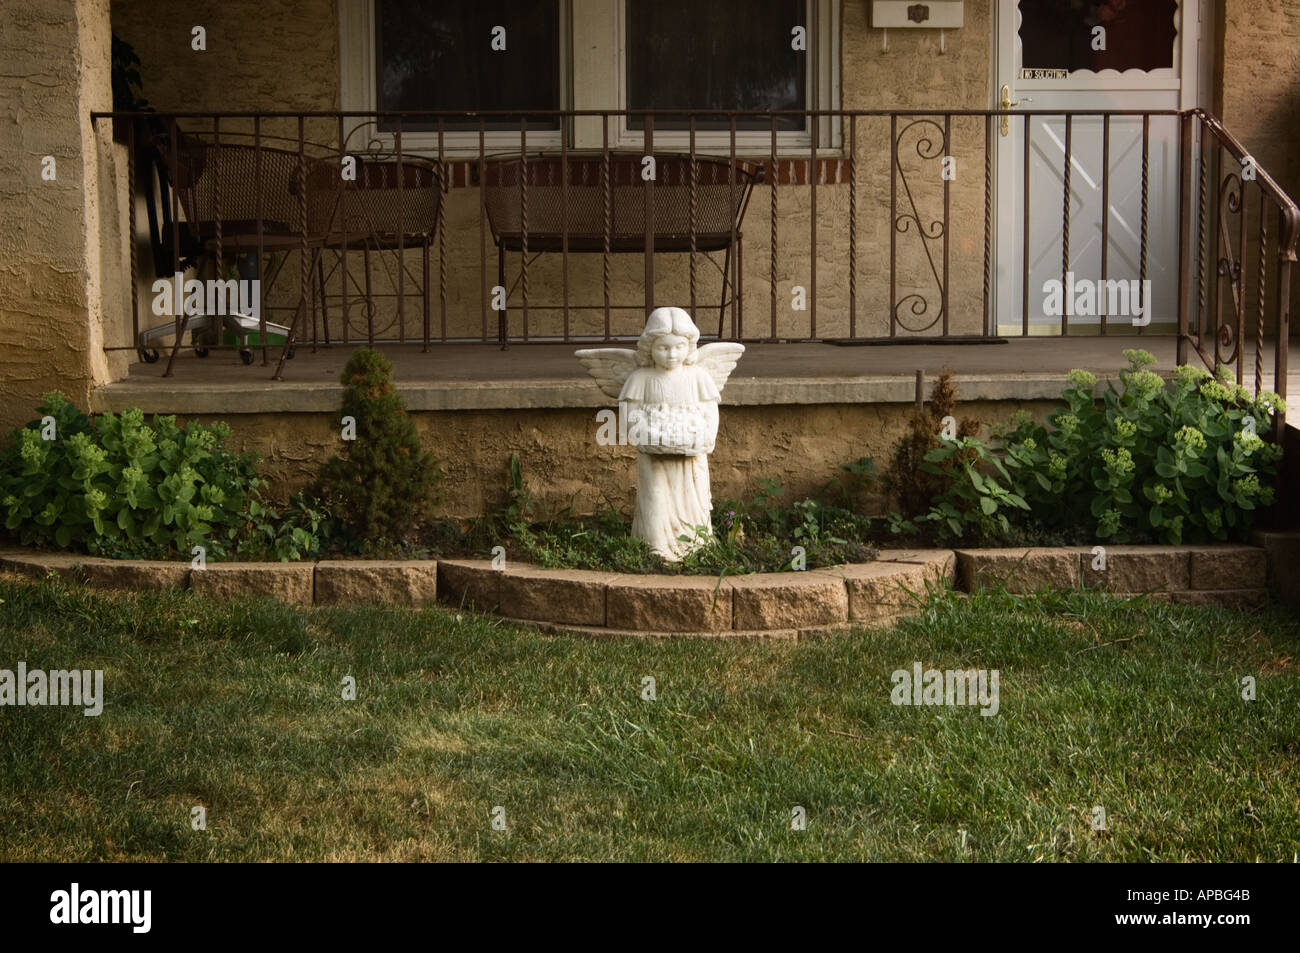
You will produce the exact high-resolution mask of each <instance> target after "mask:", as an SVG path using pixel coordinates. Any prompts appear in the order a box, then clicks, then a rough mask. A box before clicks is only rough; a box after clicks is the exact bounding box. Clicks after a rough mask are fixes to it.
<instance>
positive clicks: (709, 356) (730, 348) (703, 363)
mask: <svg viewBox="0 0 1300 953" xmlns="http://www.w3.org/2000/svg"><path fill="white" fill-rule="evenodd" d="M697 353H698V357H697V358H696V364H698V365H699V366H700V367H702V368H704V369H705V370H706V371H708V372H709V376H710V377H712V378H713V383H715V384H717V385H718V391H719V392H721V390H722V388H724V387H726V386H727V378H728V377H730V376H731V372H732V371H734V370H735V369H736V362H737V361H739V360H740V355H742V354H744V353H745V345H743V344H737V343H736V342H735V341H718V342H716V343H714V344H701V345H700V347H699V350H698V352H697Z"/></svg>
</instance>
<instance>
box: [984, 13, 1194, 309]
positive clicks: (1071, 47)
mask: <svg viewBox="0 0 1300 953" xmlns="http://www.w3.org/2000/svg"><path fill="white" fill-rule="evenodd" d="M1208 5H1209V4H1208V3H1204V2H1203V0H1126V2H1121V0H1110V2H1082V3H1080V2H1075V0H998V2H997V16H996V19H995V25H994V30H995V33H996V49H997V57H996V74H995V76H994V80H995V82H994V84H993V85H994V100H995V102H994V104H993V106H994V108H1000V107H1001V104H1002V102H1003V100H1004V95H1003V94H1004V92H1005V97H1006V99H1007V100H1009V101H1011V102H1013V103H1017V101H1018V103H1017V106H1016V108H1017V109H1018V110H1033V111H1041V110H1047V111H1051V110H1169V111H1176V110H1179V109H1189V108H1193V107H1195V106H1196V105H1197V99H1198V88H1199V87H1200V81H1201V73H1202V70H1201V68H1200V66H1199V64H1200V62H1201V50H1200V42H1199V37H1200V36H1201V30H1200V23H1201V15H1202V13H1203V12H1204V11H1202V9H1201V8H1202V6H1206V7H1208ZM1184 7H1187V8H1188V9H1187V11H1185V10H1184V9H1183V8H1184ZM1028 99H1032V102H1028V101H1025V100H1028ZM1026 121H1028V124H1029V133H1028V148H1027V149H1026V138H1025V135H1026ZM1067 125H1068V129H1067ZM1107 125H1108V126H1109V129H1108V130H1107ZM994 127H995V128H994V141H995V145H994V148H995V149H996V151H997V159H996V162H997V196H998V197H997V208H998V215H997V255H996V259H995V260H996V282H995V288H996V299H995V302H994V305H995V310H994V313H995V315H996V319H997V328H998V331H999V332H1000V333H1003V334H1019V333H1021V331H1022V328H1023V327H1024V322H1026V321H1027V323H1028V328H1029V333H1030V334H1060V333H1061V329H1062V325H1063V321H1062V315H1061V312H1062V311H1065V312H1067V313H1066V320H1067V321H1068V326H1069V333H1071V334H1095V333H1098V331H1099V330H1100V328H1101V326H1102V325H1103V323H1104V324H1105V326H1106V330H1107V333H1125V332H1126V331H1127V332H1131V331H1133V330H1134V323H1133V322H1134V320H1135V319H1136V320H1137V321H1138V322H1139V323H1143V322H1146V321H1149V324H1147V325H1146V331H1148V332H1151V331H1157V330H1159V331H1168V330H1171V328H1172V326H1174V325H1176V323H1177V316H1178V224H1179V196H1178V187H1179V139H1180V124H1179V119H1178V117H1177V116H1174V115H1166V116H1151V117H1149V119H1148V120H1147V130H1146V142H1147V158H1146V169H1147V172H1146V182H1147V187H1146V229H1145V231H1146V241H1145V256H1144V254H1143V247H1144V243H1143V240H1142V236H1143V214H1142V207H1143V202H1142V197H1143V188H1142V181H1143V176H1142V168H1143V139H1144V133H1143V117H1142V116H1112V117H1111V118H1110V119H1109V122H1108V123H1107V121H1106V120H1104V119H1103V118H1102V117H1100V116H1075V117H1073V118H1072V119H1071V120H1069V121H1068V123H1067V120H1066V117H1065V116H1062V115H1056V116H1051V115H1047V116H1029V117H1026V116H1019V115H1013V116H1011V117H1009V119H1008V121H1007V122H1006V124H1005V125H1002V124H1001V123H997V122H995V124H994ZM1004 133H1005V134H1004ZM1067 137H1068V140H1069V143H1068V144H1069V151H1070V165H1069V172H1068V189H1067V172H1066V165H1065V155H1066V145H1067ZM1026 163H1027V164H1028V172H1027V173H1026ZM1107 173H1108V174H1107ZM1026 174H1027V176H1028V182H1027V187H1026ZM1067 193H1068V194H1067ZM1026 205H1027V206H1028V209H1027V211H1026ZM1067 218H1068V222H1069V229H1068V247H1067V245H1066V238H1067V231H1066V229H1065V228H1064V227H1063V222H1064V221H1065V220H1066V219H1067ZM1144 257H1145V264H1144V262H1143V259H1144ZM1026 262H1027V267H1026ZM1143 278H1145V279H1146V280H1148V281H1150V285H1149V286H1143V285H1141V284H1133V283H1134V282H1140V281H1141V280H1142V279H1143ZM1050 282H1057V283H1059V293H1054V292H1055V289H1053V288H1052V286H1051V284H1049V283H1050ZM1104 282H1110V283H1111V284H1105V283H1104ZM1116 282H1125V283H1127V284H1128V287H1127V288H1121V287H1119V286H1118V285H1116V284H1115V283H1116ZM1085 285H1091V288H1090V289H1089V288H1085V287H1084V286H1085ZM1144 287H1149V289H1150V301H1149V309H1147V310H1146V312H1145V313H1144V309H1143V306H1144V304H1145V301H1144V300H1142V297H1141V295H1139V296H1138V300H1133V299H1132V298H1130V297H1129V296H1128V295H1127V294H1125V292H1126V291H1141V290H1142V289H1143V288H1144Z"/></svg>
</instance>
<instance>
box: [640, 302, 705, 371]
mask: <svg viewBox="0 0 1300 953" xmlns="http://www.w3.org/2000/svg"><path fill="white" fill-rule="evenodd" d="M699 339H700V329H699V328H697V327H696V326H695V322H694V321H692V320H691V316H690V315H689V314H687V313H686V312H685V311H683V310H682V309H681V308H655V309H654V310H653V311H651V312H650V316H649V317H648V318H646V322H645V330H643V331H642V332H641V337H640V338H639V339H638V340H637V342H636V362H637V364H638V365H639V366H641V367H650V366H652V365H653V366H655V367H658V368H660V369H662V370H666V371H674V370H676V369H677V368H679V367H681V366H682V365H683V364H694V363H695V362H696V360H697V359H698V357H699V351H698V350H697V349H696V347H695V344H696V342H697V341H699Z"/></svg>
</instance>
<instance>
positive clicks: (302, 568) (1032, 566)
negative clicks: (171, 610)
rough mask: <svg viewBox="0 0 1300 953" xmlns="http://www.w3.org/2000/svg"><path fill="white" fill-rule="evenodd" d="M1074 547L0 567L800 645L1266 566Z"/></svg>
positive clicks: (1207, 591)
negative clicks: (931, 592) (567, 560)
mask: <svg viewBox="0 0 1300 953" xmlns="http://www.w3.org/2000/svg"><path fill="white" fill-rule="evenodd" d="M1098 557H1099V553H1098V551H1097V550H1095V549H1091V548H1086V547H1050V548H1031V549H958V550H946V549H928V550H883V551H881V553H880V556H879V558H878V559H877V560H876V561H875V562H870V563H857V564H851V565H844V566H835V567H831V568H827V569H814V570H808V571H805V572H782V573H756V574H752V575H747V576H728V577H725V578H723V579H722V580H718V579H717V578H716V577H708V576H676V575H634V574H619V573H607V572H590V571H586V570H570V569H542V568H539V567H537V566H527V565H523V566H521V565H512V566H508V567H507V568H504V569H494V568H493V567H492V563H491V562H490V561H488V560H463V559H439V560H388V561H384V560H371V561H364V560H336V561H322V562H317V563H309V562H302V563H209V564H208V565H207V567H206V568H205V569H201V570H200V569H192V568H191V567H190V564H189V563H181V562H155V561H145V560H116V559H97V558H93V557H89V556H80V555H74V554H69V553H47V552H36V551H31V550H20V549H0V570H7V571H10V572H18V573H24V574H27V575H32V576H37V577H41V578H43V577H45V576H46V575H48V574H49V573H51V572H54V573H56V574H58V575H60V576H66V577H68V578H71V579H73V580H75V581H79V582H82V583H85V584H87V585H90V586H98V587H103V588H111V589H128V590H141V589H190V590H192V591H194V592H198V593H202V594H204V595H207V596H214V597H221V598H229V597H238V596H244V595H258V596H269V597H271V598H275V599H279V600H281V601H283V602H286V603H290V604H294V605H304V606H305V605H339V604H346V605H354V604H360V603H379V604H388V605H398V606H410V607H419V606H423V605H433V604H438V603H440V604H442V605H449V606H453V607H462V608H466V609H473V610H478V611H484V612H491V613H495V614H497V615H499V616H502V617H504V618H506V619H510V620H513V621H518V622H522V623H526V624H529V625H533V626H536V627H538V628H540V629H543V630H545V631H554V632H577V633H584V634H590V635H602V636H604V635H637V636H682V635H687V636H708V637H728V636H730V637H736V636H740V637H763V638H780V639H800V638H809V637H814V636H821V635H828V634H832V633H835V632H839V631H844V630H847V629H849V628H851V627H852V626H854V625H868V626H870V625H880V624H886V623H889V622H892V621H894V620H895V619H897V618H899V617H900V616H903V615H906V614H908V613H910V612H915V611H917V609H918V608H919V604H920V601H921V600H922V599H923V598H924V594H925V592H926V590H927V588H930V587H933V586H936V585H937V586H944V585H950V586H953V587H954V588H955V589H957V590H958V591H963V592H970V591H972V590H973V589H975V588H977V587H978V586H980V585H1001V586H1004V587H1005V588H1006V589H1007V591H1009V592H1016V593H1031V592H1036V591H1038V590H1040V589H1044V588H1050V589H1079V588H1088V589H1103V590H1106V591H1108V592H1111V593H1114V594H1116V595H1136V594H1141V593H1145V594H1148V595H1149V597H1150V598H1152V599H1156V600H1164V601H1171V602H1176V603H1190V604H1214V605H1232V606H1245V607H1249V606H1258V605H1262V604H1263V603H1264V602H1265V601H1266V600H1267V598H1268V591H1267V582H1266V579H1267V572H1268V567H1267V558H1266V555H1265V550H1264V549H1263V548H1260V547H1256V546H1226V545H1225V546H1108V547H1106V548H1105V550H1104V558H1105V563H1104V565H1105V568H1104V569H1102V568H1100V566H1101V563H1100V561H1099V558H1098Z"/></svg>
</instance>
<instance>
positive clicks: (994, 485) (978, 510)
mask: <svg viewBox="0 0 1300 953" xmlns="http://www.w3.org/2000/svg"><path fill="white" fill-rule="evenodd" d="M921 470H922V471H923V472H925V473H930V474H933V475H935V476H936V477H938V478H939V479H942V480H943V481H944V482H945V483H946V485H947V489H946V490H945V491H944V492H942V493H940V494H939V495H938V496H936V497H935V502H934V505H933V506H932V507H931V509H930V512H929V513H927V514H925V515H923V516H919V517H917V520H916V521H917V522H918V523H924V522H932V523H935V524H937V525H938V528H939V530H940V535H941V536H942V535H947V534H948V533H951V534H952V535H953V536H956V537H961V536H964V535H965V534H966V531H967V529H971V530H973V531H974V533H975V535H977V536H980V537H997V536H1006V535H1009V534H1010V532H1011V517H1009V516H1008V513H1009V512H1010V513H1011V514H1013V515H1014V514H1015V511H1017V510H1028V509H1029V504H1028V503H1027V502H1025V499H1024V497H1023V496H1021V495H1020V494H1019V493H1017V492H1015V491H1014V490H1013V489H1012V479H1011V474H1009V473H1008V472H1007V469H1006V467H1004V466H1003V465H1002V461H1001V460H999V459H998V457H997V456H996V455H995V454H994V453H993V452H992V451H990V450H989V448H988V447H987V446H986V445H985V444H984V443H983V442H982V441H980V440H978V439H976V438H975V437H961V438H959V439H956V440H944V441H941V445H940V446H939V447H937V448H936V449H934V450H931V451H930V452H929V453H927V454H926V455H925V462H924V463H923V464H921Z"/></svg>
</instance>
